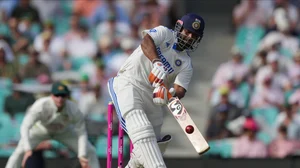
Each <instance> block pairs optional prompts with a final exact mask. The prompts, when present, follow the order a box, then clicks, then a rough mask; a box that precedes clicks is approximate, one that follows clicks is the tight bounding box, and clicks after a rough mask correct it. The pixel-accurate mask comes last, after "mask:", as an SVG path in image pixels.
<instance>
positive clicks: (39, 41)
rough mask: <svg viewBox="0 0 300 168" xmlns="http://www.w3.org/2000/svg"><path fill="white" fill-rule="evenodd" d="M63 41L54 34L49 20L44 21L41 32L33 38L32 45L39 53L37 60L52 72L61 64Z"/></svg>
mask: <svg viewBox="0 0 300 168" xmlns="http://www.w3.org/2000/svg"><path fill="white" fill-rule="evenodd" d="M64 42H65V41H64V40H63V38H61V37H57V36H55V34H54V24H53V22H51V21H45V22H44V28H43V31H42V32H41V34H39V35H38V36H36V38H35V39H34V43H33V47H34V49H35V50H36V51H38V52H39V53H40V55H39V60H40V61H41V63H43V64H45V65H47V66H48V67H49V69H50V70H51V71H52V72H54V71H57V70H59V68H61V66H62V63H61V61H62V59H63V55H64V50H65V43H64Z"/></svg>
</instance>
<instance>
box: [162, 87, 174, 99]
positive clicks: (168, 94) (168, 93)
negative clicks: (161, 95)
mask: <svg viewBox="0 0 300 168" xmlns="http://www.w3.org/2000/svg"><path fill="white" fill-rule="evenodd" d="M161 86H164V87H165V88H166V89H167V96H168V100H170V99H171V98H172V97H173V96H172V94H171V93H170V92H169V89H168V88H167V87H166V85H165V84H164V83H162V84H161Z"/></svg>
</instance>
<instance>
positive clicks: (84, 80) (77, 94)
mask: <svg viewBox="0 0 300 168" xmlns="http://www.w3.org/2000/svg"><path fill="white" fill-rule="evenodd" d="M71 97H72V98H73V99H74V100H75V101H76V102H77V103H78V108H79V109H80V111H81V112H82V113H83V116H84V117H86V116H87V115H88V109H89V107H90V106H91V104H93V103H94V102H95V101H96V95H95V94H94V92H93V90H92V87H91V86H90V85H89V77H88V75H86V74H83V75H82V76H81V81H80V83H79V88H77V89H73V92H72V95H71Z"/></svg>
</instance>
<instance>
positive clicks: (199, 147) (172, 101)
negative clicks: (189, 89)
mask: <svg viewBox="0 0 300 168" xmlns="http://www.w3.org/2000/svg"><path fill="white" fill-rule="evenodd" d="M168 97H169V103H168V104H167V106H168V108H169V110H170V112H171V113H172V115H173V116H174V118H175V119H176V121H177V122H178V124H179V125H180V127H181V128H182V130H183V132H184V133H185V135H186V136H187V137H188V139H189V140H190V142H191V143H192V145H193V146H194V148H195V150H196V151H197V153H198V154H199V155H201V154H203V153H205V152H207V151H208V150H209V148H210V147H209V145H208V143H207V142H206V140H205V139H204V137H203V136H202V134H201V132H200V131H199V129H198V128H197V126H196V125H195V123H194V121H193V120H192V118H191V117H190V115H189V113H188V112H187V110H186V109H185V107H184V106H183V104H182V103H181V101H180V100H179V99H178V98H177V97H172V95H171V94H170V93H169V94H168Z"/></svg>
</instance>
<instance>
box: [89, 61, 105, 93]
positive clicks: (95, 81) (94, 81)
mask: <svg viewBox="0 0 300 168" xmlns="http://www.w3.org/2000/svg"><path fill="white" fill-rule="evenodd" d="M95 65H96V70H95V73H94V74H92V76H91V81H90V82H91V85H92V86H100V87H101V89H105V90H107V87H106V83H105V82H106V81H107V80H108V78H109V77H108V76H107V73H106V66H105V64H104V62H103V61H101V60H98V61H97V62H96V63H95ZM102 87H105V88H102Z"/></svg>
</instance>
